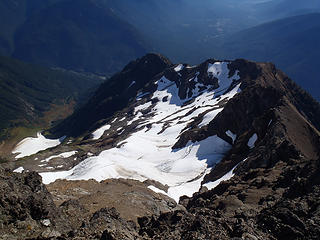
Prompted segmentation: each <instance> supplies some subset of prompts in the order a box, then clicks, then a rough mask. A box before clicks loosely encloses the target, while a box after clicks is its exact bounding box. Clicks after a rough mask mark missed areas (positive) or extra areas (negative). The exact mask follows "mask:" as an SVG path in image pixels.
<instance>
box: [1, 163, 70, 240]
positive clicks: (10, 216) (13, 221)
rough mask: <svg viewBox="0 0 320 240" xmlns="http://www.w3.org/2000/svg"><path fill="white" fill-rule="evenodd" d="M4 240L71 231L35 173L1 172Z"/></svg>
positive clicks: (2, 233) (2, 231)
mask: <svg viewBox="0 0 320 240" xmlns="http://www.w3.org/2000/svg"><path fill="white" fill-rule="evenodd" d="M0 225H1V227H0V235H1V239H16V237H17V236H19V239H27V238H37V237H39V236H41V237H44V238H45V237H48V238H49V237H50V236H52V237H58V236H61V235H62V234H63V233H65V232H67V231H68V230H70V229H71V226H70V224H69V222H68V220H67V219H66V218H65V217H64V215H63V214H62V212H60V210H59V209H58V208H57V207H56V206H55V204H54V203H53V200H52V196H51V194H50V193H49V192H48V191H47V189H46V187H45V186H44V184H42V180H41V177H40V176H39V175H38V174H37V173H35V172H30V173H22V174H19V173H12V172H11V171H10V170H5V169H0Z"/></svg>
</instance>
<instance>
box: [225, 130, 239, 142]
mask: <svg viewBox="0 0 320 240" xmlns="http://www.w3.org/2000/svg"><path fill="white" fill-rule="evenodd" d="M226 134H227V135H228V136H229V137H231V138H232V143H234V141H235V140H236V138H237V135H236V134H234V133H233V132H231V131H230V130H228V131H226Z"/></svg>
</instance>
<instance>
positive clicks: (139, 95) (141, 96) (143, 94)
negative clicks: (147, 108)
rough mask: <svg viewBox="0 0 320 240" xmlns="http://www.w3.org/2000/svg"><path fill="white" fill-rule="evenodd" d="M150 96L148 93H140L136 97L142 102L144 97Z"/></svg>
mask: <svg viewBox="0 0 320 240" xmlns="http://www.w3.org/2000/svg"><path fill="white" fill-rule="evenodd" d="M148 94H150V92H146V93H139V94H138V95H137V97H136V99H137V100H141V99H142V98H143V97H144V96H146V95H148Z"/></svg>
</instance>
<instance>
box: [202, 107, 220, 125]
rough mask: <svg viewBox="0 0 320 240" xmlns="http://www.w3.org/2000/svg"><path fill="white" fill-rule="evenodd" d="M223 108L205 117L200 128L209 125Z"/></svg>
mask: <svg viewBox="0 0 320 240" xmlns="http://www.w3.org/2000/svg"><path fill="white" fill-rule="evenodd" d="M222 110H223V108H219V109H215V110H213V111H211V112H208V113H207V114H206V115H204V116H203V119H202V122H201V123H200V124H199V125H198V127H199V128H201V127H203V126H206V125H208V124H209V123H210V122H211V121H212V120H213V119H214V118H215V117H216V116H217V115H218V113H219V112H221V111H222Z"/></svg>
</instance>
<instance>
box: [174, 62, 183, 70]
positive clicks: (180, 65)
mask: <svg viewBox="0 0 320 240" xmlns="http://www.w3.org/2000/svg"><path fill="white" fill-rule="evenodd" d="M182 69H183V64H179V65H178V66H176V67H175V68H174V70H175V71H176V72H180V71H181V70H182Z"/></svg>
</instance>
